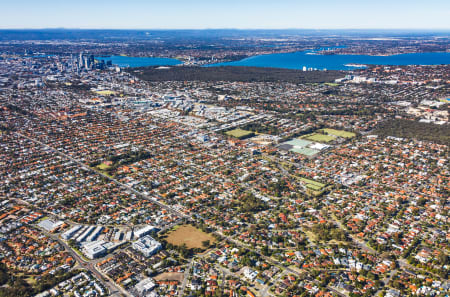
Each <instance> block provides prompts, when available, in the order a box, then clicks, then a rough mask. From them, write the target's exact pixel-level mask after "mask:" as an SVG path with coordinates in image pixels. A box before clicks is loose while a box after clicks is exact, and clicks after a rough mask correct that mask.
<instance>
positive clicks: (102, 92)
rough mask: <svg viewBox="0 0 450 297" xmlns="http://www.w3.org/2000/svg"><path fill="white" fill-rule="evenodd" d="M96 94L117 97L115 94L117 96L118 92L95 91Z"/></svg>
mask: <svg viewBox="0 0 450 297" xmlns="http://www.w3.org/2000/svg"><path fill="white" fill-rule="evenodd" d="M95 93H96V94H98V95H103V96H108V95H115V94H116V92H114V91H109V90H104V91H95Z"/></svg>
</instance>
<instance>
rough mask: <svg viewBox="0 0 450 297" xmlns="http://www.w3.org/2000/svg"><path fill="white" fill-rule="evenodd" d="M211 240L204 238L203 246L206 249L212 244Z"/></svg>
mask: <svg viewBox="0 0 450 297" xmlns="http://www.w3.org/2000/svg"><path fill="white" fill-rule="evenodd" d="M210 244H211V242H210V241H209V240H203V241H202V246H203V247H204V248H205V249H206V248H208V247H209V246H210Z"/></svg>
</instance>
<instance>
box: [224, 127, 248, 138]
mask: <svg viewBox="0 0 450 297" xmlns="http://www.w3.org/2000/svg"><path fill="white" fill-rule="evenodd" d="M225 134H226V135H229V136H232V137H236V138H238V139H244V138H248V137H251V136H253V135H255V133H253V132H252V131H247V130H242V129H234V130H230V131H227V132H225Z"/></svg>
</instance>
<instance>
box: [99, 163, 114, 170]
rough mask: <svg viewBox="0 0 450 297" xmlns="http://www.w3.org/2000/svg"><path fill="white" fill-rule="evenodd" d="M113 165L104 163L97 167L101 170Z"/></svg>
mask: <svg viewBox="0 0 450 297" xmlns="http://www.w3.org/2000/svg"><path fill="white" fill-rule="evenodd" d="M110 167H111V166H109V165H108V164H105V163H102V164H100V165H97V168H98V169H100V170H108V169H109V168H110Z"/></svg>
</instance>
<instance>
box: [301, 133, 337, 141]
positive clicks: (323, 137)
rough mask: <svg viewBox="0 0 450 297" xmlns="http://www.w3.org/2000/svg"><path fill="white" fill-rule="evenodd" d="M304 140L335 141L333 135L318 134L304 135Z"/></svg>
mask: <svg viewBox="0 0 450 297" xmlns="http://www.w3.org/2000/svg"><path fill="white" fill-rule="evenodd" d="M304 138H305V139H308V140H312V141H317V142H331V141H333V140H335V139H336V137H335V136H334V135H325V134H319V133H312V134H309V135H306V136H305V137H304Z"/></svg>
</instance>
